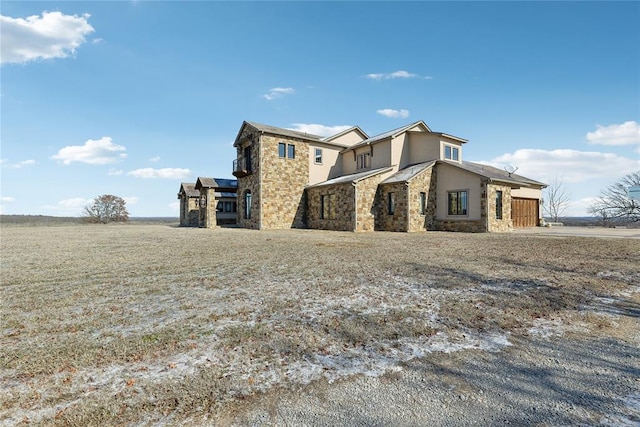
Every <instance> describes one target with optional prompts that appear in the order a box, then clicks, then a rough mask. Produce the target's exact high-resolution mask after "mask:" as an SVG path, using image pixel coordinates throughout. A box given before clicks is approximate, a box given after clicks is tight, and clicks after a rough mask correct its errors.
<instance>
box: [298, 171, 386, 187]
mask: <svg viewBox="0 0 640 427" xmlns="http://www.w3.org/2000/svg"><path fill="white" fill-rule="evenodd" d="M392 169H393V167H392V166H388V167H384V168H378V169H371V170H366V171H364V172H358V173H352V174H351V175H343V176H339V177H337V178H332V179H330V180H328V181H324V182H319V183H317V184H313V185H310V186H308V187H307V188H314V187H324V186H325V185H334V184H347V183H352V184H355V183H357V182H359V181H362V180H363V179H367V178H370V177H372V176H375V175H378V174H380V173H383V172H388V171H390V170H392Z"/></svg>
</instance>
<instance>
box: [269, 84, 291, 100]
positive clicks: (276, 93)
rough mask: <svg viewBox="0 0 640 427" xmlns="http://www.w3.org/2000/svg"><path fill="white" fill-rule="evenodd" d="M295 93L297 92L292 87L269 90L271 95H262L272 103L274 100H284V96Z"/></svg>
mask: <svg viewBox="0 0 640 427" xmlns="http://www.w3.org/2000/svg"><path fill="white" fill-rule="evenodd" d="M292 93H295V90H294V89H293V88H291V87H274V88H273V89H269V93H266V94H264V95H262V96H263V97H264V98H265V99H266V100H268V101H271V100H274V99H278V98H282V97H283V96H284V95H291V94H292Z"/></svg>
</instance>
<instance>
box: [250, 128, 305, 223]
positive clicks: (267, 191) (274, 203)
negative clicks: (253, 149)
mask: <svg viewBox="0 0 640 427" xmlns="http://www.w3.org/2000/svg"><path fill="white" fill-rule="evenodd" d="M281 142H283V143H285V144H287V145H289V144H293V145H294V146H295V158H293V159H290V158H288V157H286V156H285V157H279V156H278V144H279V143H281ZM261 153H262V161H261V168H262V169H261V182H260V185H261V191H262V195H261V196H262V223H261V228H266V229H286V228H294V227H295V228H300V227H305V225H306V224H305V198H304V188H305V186H306V185H307V184H308V183H309V144H308V143H307V142H304V141H301V140H296V139H293V138H286V137H280V136H278V137H276V136H270V135H263V136H262V138H261ZM285 154H287V155H288V147H287V152H286V153H285Z"/></svg>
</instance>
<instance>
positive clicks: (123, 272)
mask: <svg viewBox="0 0 640 427" xmlns="http://www.w3.org/2000/svg"><path fill="white" fill-rule="evenodd" d="M1 245H2V246H1V248H2V253H1V254H2V284H1V288H0V289H1V292H2V294H1V306H0V315H1V325H0V332H1V335H0V424H8V425H20V424H22V423H25V424H27V423H28V424H30V425H39V424H43V425H69V426H91V425H95V426H103V425H117V424H120V425H127V424H138V425H151V424H157V423H160V424H167V425H171V424H179V423H180V422H181V421H184V420H186V419H190V420H198V419H202V420H204V419H206V418H208V419H209V420H215V419H217V418H219V417H221V416H222V415H221V414H224V413H225V411H226V410H227V409H228V408H230V407H231V405H237V404H238V402H242V401H243V400H245V399H247V398H249V397H250V396H252V395H255V394H256V393H261V392H277V390H279V389H282V388H286V389H297V388H301V387H304V386H305V385H306V384H309V383H310V382H313V381H317V380H324V381H328V382H332V381H336V380H341V379H343V378H348V377H349V376H352V375H359V374H365V375H382V374H385V373H388V372H392V371H394V370H398V369H402V364H403V363H405V362H407V361H409V360H411V359H414V358H417V357H429V354H430V353H433V352H453V351H465V350H466V349H484V350H487V351H499V350H500V349H501V348H502V347H504V346H507V345H510V342H509V340H510V338H511V337H513V336H526V335H531V334H537V335H542V336H544V337H549V339H553V337H554V336H559V335H563V336H565V337H569V338H570V337H572V336H585V335H591V336H594V335H595V336H601V335H609V336H613V337H615V338H616V339H619V340H622V341H625V342H628V343H631V344H634V345H640V333H639V332H638V331H639V330H640V320H639V319H640V272H639V271H638V264H637V260H638V259H640V241H638V240H631V239H591V238H557V237H556V238H554V237H542V236H527V235H514V234H463V233H457V234H452V233H438V232H433V233H418V234H405V233H368V234H355V233H341V232H323V231H307V230H292V231H274V232H266V231H260V232H258V231H249V230H241V229H218V230H215V231H212V230H205V229H191V228H176V227H171V226H167V225H146V224H145V225H110V226H90V225H76V226H59V227H7V226H5V227H3V228H2V229H1ZM220 419H221V418H220Z"/></svg>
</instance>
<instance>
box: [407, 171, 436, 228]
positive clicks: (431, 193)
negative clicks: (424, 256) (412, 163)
mask: <svg viewBox="0 0 640 427" xmlns="http://www.w3.org/2000/svg"><path fill="white" fill-rule="evenodd" d="M436 185H437V174H436V173H435V169H434V168H433V167H430V168H427V169H426V170H424V171H423V172H420V173H419V174H418V175H417V176H415V177H414V178H413V179H412V180H411V182H410V183H409V189H408V190H409V196H408V199H409V224H408V229H407V231H423V230H433V229H434V224H433V222H434V218H435V216H436ZM421 192H424V193H426V194H427V200H426V203H427V205H426V207H425V215H422V212H420V193H421Z"/></svg>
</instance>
